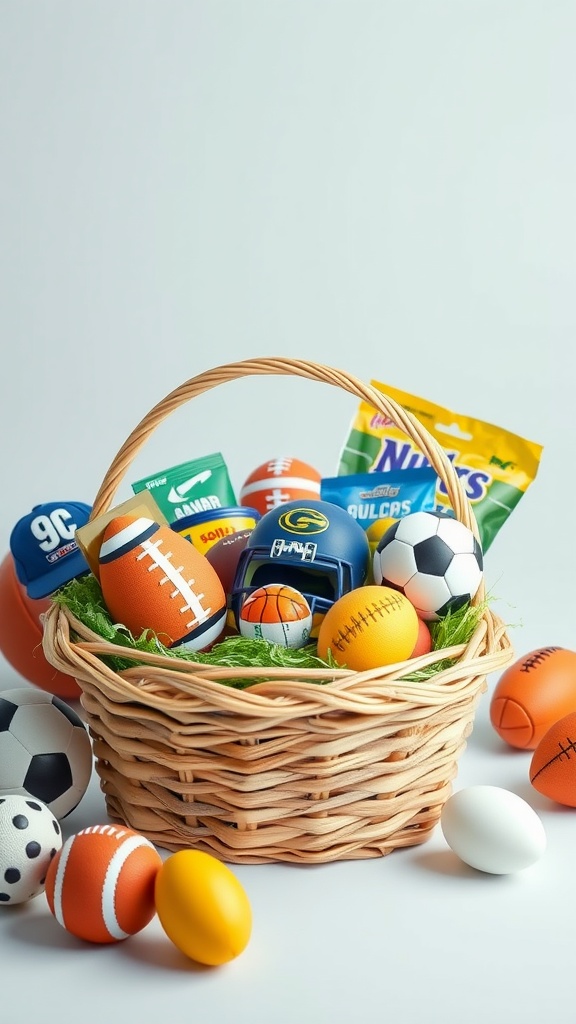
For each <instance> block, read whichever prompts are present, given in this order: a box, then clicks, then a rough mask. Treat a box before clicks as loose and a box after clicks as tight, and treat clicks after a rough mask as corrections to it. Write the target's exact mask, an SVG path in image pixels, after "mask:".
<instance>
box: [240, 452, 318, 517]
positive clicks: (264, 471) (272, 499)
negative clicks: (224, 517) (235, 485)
mask: <svg viewBox="0 0 576 1024" xmlns="http://www.w3.org/2000/svg"><path fill="white" fill-rule="evenodd" d="M320 480H321V477H320V473H319V472H318V471H317V470H316V469H314V467H313V466H310V465H309V464H308V463H307V462H302V461H301V460H300V459H291V458H279V459H270V461H269V462H264V463H262V465H261V466H257V468H256V469H255V470H253V471H252V473H250V476H248V477H247V478H246V480H245V481H244V483H243V484H242V489H241V491H240V502H241V504H243V505H251V506H252V507H253V508H255V509H257V511H258V512H260V514H261V515H264V513H265V512H269V511H270V509H272V508H276V507H277V506H278V505H284V504H285V503H286V502H287V501H296V500H298V501H305V500H306V499H307V498H319V497H320Z"/></svg>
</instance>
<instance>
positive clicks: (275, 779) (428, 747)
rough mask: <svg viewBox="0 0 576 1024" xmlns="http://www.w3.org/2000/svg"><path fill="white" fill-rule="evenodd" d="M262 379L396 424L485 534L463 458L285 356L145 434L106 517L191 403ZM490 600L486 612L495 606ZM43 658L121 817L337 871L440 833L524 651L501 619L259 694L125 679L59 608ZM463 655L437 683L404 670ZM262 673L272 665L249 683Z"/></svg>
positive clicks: (226, 850) (287, 680)
mask: <svg viewBox="0 0 576 1024" xmlns="http://www.w3.org/2000/svg"><path fill="white" fill-rule="evenodd" d="M253 374H258V375H259V374H265V375H270V374H273V375H274V374H279V375H294V376H298V377H304V378H308V379H310V380H313V381H318V382H320V383H326V384H331V385H333V386H336V387H338V388H342V389H344V390H345V391H348V392H350V393H351V394H352V395H355V396H356V397H357V398H359V399H364V400H366V401H367V402H368V403H369V404H371V405H372V406H374V407H375V408H376V409H378V410H379V411H380V412H382V413H384V414H386V415H387V416H390V417H391V418H392V419H393V420H394V421H395V422H396V424H397V425H398V426H399V427H401V428H402V429H403V430H404V431H405V432H406V434H407V436H408V437H410V438H411V439H412V440H413V441H414V443H415V444H416V445H417V446H418V448H419V449H420V450H421V452H422V453H423V454H424V455H426V457H427V458H428V459H429V461H430V463H431V464H432V465H433V466H434V468H435V470H436V472H437V473H438V475H439V477H440V478H441V479H442V480H443V482H444V483H445V485H446V488H447V491H448V495H449V499H450V503H451V505H452V508H453V511H454V513H455V515H456V517H457V518H458V519H459V520H461V521H462V522H463V523H465V524H466V525H467V526H469V527H471V528H472V529H473V530H474V532H475V533H476V534H477V532H478V531H477V525H476V522H475V519H474V515H473V512H472V510H471V508H470V504H469V502H468V499H467V498H466V496H465V494H464V491H463V489H462V486H461V484H460V483H459V481H458V478H457V476H456V473H455V471H454V469H453V467H452V464H451V463H450V461H449V460H448V459H447V457H446V455H445V453H444V452H443V451H442V449H441V448H440V447H439V446H438V445H437V443H436V442H435V441H434V439H433V438H432V437H431V436H430V434H428V432H427V431H426V430H425V429H424V428H423V427H422V426H421V424H420V423H419V422H418V421H417V420H416V419H415V418H414V417H413V416H412V415H411V414H410V413H408V412H407V411H405V410H404V409H403V408H402V407H400V406H398V405H397V404H396V403H395V402H393V401H392V400H391V399H389V398H387V397H385V396H384V395H382V394H381V393H380V392H378V391H376V390H375V389H374V388H372V387H371V386H368V385H365V384H363V383H362V382H361V381H360V380H358V379H356V378H355V377H352V376H350V375H349V374H347V373H344V372H343V371H341V370H335V369H332V368H330V367H328V366H324V365H321V364H316V363H311V362H305V361H296V360H292V359H281V358H263V359H254V360H246V361H243V362H237V363H231V364H228V365H225V366H220V367H218V368H216V369H213V370H210V371H208V372H205V373H202V374H200V375H199V376H197V377H194V378H192V379H191V380H189V381H187V382H186V383H184V384H183V385H181V386H180V387H179V388H177V389H176V390H175V391H173V392H172V393H171V394H169V395H168V396H167V397H166V398H165V399H163V401H161V402H159V403H158V405H156V406H155V407H154V408H153V409H152V410H151V411H150V413H148V415H147V416H145V417H144V419H143V420H142V421H141V422H140V424H139V425H138V426H137V427H136V428H135V429H134V431H133V432H132V434H131V435H130V437H129V438H128V439H127V441H126V442H125V444H124V445H123V446H122V448H121V449H120V451H119V452H118V454H117V455H116V458H115V459H114V461H113V462H112V464H111V466H110V468H109V470H108V472H107V473H106V476H105V479H104V481H103V483H102V486H101V487H100V490H99V492H98V494H97V496H96V499H95V501H94V506H93V513H92V516H93V517H95V516H97V515H100V514H102V513H103V512H106V511H107V510H108V508H110V507H111V501H112V498H113V496H114V494H115V492H116V490H117V487H118V485H119V483H120V481H121V480H122V478H123V477H124V474H125V472H126V470H127V468H128V466H129V465H130V463H131V462H132V460H133V459H134V457H135V455H136V453H137V452H138V451H139V449H140V448H141V447H142V445H143V444H144V442H145V441H146V439H147V438H148V436H149V435H150V434H151V432H152V431H153V430H154V429H155V428H156V426H157V425H158V424H159V423H160V422H161V421H162V420H163V419H164V418H165V417H166V416H167V415H168V414H169V413H170V412H171V411H173V410H175V409H176V408H178V407H179V406H180V405H182V404H183V403H184V402H186V401H188V400H189V399H191V398H194V397H195V396H198V395H200V394H202V393H203V392H205V391H208V390H210V389H211V388H214V387H216V386H218V385H220V384H224V383H226V382H227V381H232V380H235V379H237V378H240V377H244V376H248V375H253ZM483 598H484V593H483V591H481V592H480V593H479V595H478V596H477V599H476V600H477V601H483ZM44 651H45V653H46V657H47V658H48V660H49V661H50V662H51V663H52V665H54V666H55V667H56V668H58V669H60V670H61V671H63V672H67V673H69V674H70V675H72V676H74V677H75V678H76V679H77V680H78V683H79V685H80V687H81V690H82V695H81V702H82V706H83V708H84V711H85V715H86V720H87V723H88V726H89V728H90V732H91V735H92V738H93V744H94V753H95V757H96V770H97V772H98V774H99V777H100V781H101V786H102V790H103V792H104V794H105V799H106V806H107V811H108V814H109V816H110V817H111V818H112V819H113V820H114V821H120V822H122V823H124V824H127V825H129V826H131V827H132V828H134V829H136V830H137V831H139V832H140V833H142V834H144V835H146V836H147V837H148V838H149V839H150V840H152V842H154V843H156V844H157V845H158V846H160V847H162V848H165V849H167V850H171V851H174V850H178V849H182V848H185V847H194V848H196V849H200V850H205V851H207V852H209V853H212V854H213V855H214V856H216V857H218V858H220V859H221V860H224V861H227V862H229V863H253V864H258V863H264V862H271V861H293V862H299V863H321V862H326V861H335V860H346V859H353V858H367V857H378V856H382V855H384V854H387V853H389V852H390V851H391V850H394V849H396V848H399V847H404V846H411V845H414V844H416V843H421V842H422V841H423V840H425V839H426V838H427V837H428V836H429V834H430V832H431V830H432V829H433V828H434V826H435V825H436V823H437V822H438V819H439V817H440V812H441V810H442V806H443V804H444V803H445V801H446V800H447V798H448V796H449V795H450V791H451V780H452V779H453V778H454V776H455V774H456V771H457V762H458V758H459V756H460V754H461V753H462V751H463V749H464V747H465V744H466V737H467V736H468V735H469V733H470V732H471V729H472V724H473V718H474V714H475V710H476V707H477V704H478V701H479V699H480V696H481V694H482V692H483V691H484V690H485V689H486V676H487V674H488V673H490V672H493V671H495V670H497V669H500V668H502V666H503V665H505V664H506V663H507V662H508V661H509V660H510V659H511V657H512V649H511V646H510V642H509V639H508V636H507V633H506V630H505V628H504V625H503V623H502V622H501V621H500V619H499V618H498V617H497V616H496V615H494V613H493V612H492V611H491V610H490V609H489V608H486V609H485V611H484V612H483V614H482V617H481V619H480V622H479V625H478V626H477V628H476V630H475V632H474V635H473V637H472V638H471V640H470V642H469V643H468V644H466V645H465V646H464V645H462V646H459V647H453V648H450V649H449V650H446V649H445V650H443V651H441V652H436V653H434V652H433V653H431V654H428V655H424V656H422V657H420V658H418V659H415V660H412V661H410V662H403V663H401V664H396V665H392V666H387V667H385V668H379V669H376V670H371V671H369V672H362V673H355V672H351V671H347V670H337V671H334V672H332V673H330V681H329V682H327V683H325V685H319V684H318V681H319V680H320V679H322V680H326V678H327V673H326V671H322V670H318V669H314V670H306V671H298V672H296V671H294V670H292V669H290V670H288V669H270V670H267V671H266V673H265V674H266V676H267V681H265V682H262V681H260V682H257V683H255V684H254V685H252V686H250V688H249V689H234V688H232V687H230V686H226V685H223V683H224V682H225V681H226V680H227V679H230V678H238V676H239V674H240V672H239V670H238V669H237V668H235V669H225V668H220V667H214V666H212V667H210V666H208V665H205V664H196V663H190V662H187V661H181V662H180V661H178V659H174V658H167V657H165V656H160V655H146V654H143V653H141V652H134V661H135V664H134V666H132V667H130V668H128V669H125V670H123V671H121V672H114V671H113V670H112V669H110V668H108V667H107V666H106V665H105V664H104V663H103V661H102V660H101V657H99V656H102V655H106V654H114V653H116V654H120V655H121V656H122V657H127V656H129V653H130V652H128V651H127V649H126V648H124V647H121V648H119V647H115V646H114V645H112V644H110V643H107V642H105V641H104V640H102V638H101V637H99V636H97V635H96V634H94V633H92V632H91V631H90V630H89V629H87V628H86V627H85V626H84V625H83V624H82V623H80V622H78V621H77V620H76V619H75V618H74V616H73V615H71V613H70V612H69V611H68V610H67V609H65V608H63V607H61V606H57V605H56V604H53V605H52V606H51V608H50V610H49V612H48V614H47V616H46V619H45V624H44ZM447 656H449V657H451V658H454V662H453V664H452V667H450V668H448V669H444V670H439V671H438V672H436V673H435V674H434V675H433V676H432V677H431V678H429V679H428V680H427V681H425V682H419V683H413V682H412V683H408V682H403V681H402V675H403V674H406V672H407V671H414V669H416V668H422V667H424V666H425V665H430V664H432V663H434V662H435V661H438V660H439V659H440V658H442V659H445V658H446V657H447ZM241 675H242V677H243V678H245V679H246V680H249V679H250V678H251V677H254V678H255V677H259V678H260V679H261V678H262V675H263V670H262V668H254V669H246V670H243V671H242V672H241Z"/></svg>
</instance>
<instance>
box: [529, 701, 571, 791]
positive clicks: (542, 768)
mask: <svg viewBox="0 0 576 1024" xmlns="http://www.w3.org/2000/svg"><path fill="white" fill-rule="evenodd" d="M530 782H531V783H532V785H533V786H534V789H537V790H538V792H539V793H542V794H543V795H544V796H547V797H550V799H551V800H556V802H557V803H559V804H565V805H566V806H567V807H576V711H572V712H571V714H569V715H564V718H561V719H560V720H559V721H558V722H555V723H554V725H553V726H551V728H550V729H548V732H546V733H544V736H543V737H542V739H541V740H540V742H539V744H538V746H537V747H536V750H535V751H534V753H533V755H532V760H531V762H530Z"/></svg>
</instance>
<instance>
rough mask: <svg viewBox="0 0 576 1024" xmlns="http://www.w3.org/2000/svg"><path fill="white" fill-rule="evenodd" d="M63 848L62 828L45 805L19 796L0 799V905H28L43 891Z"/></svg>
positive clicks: (13, 795)
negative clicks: (52, 862)
mask: <svg viewBox="0 0 576 1024" xmlns="http://www.w3.org/2000/svg"><path fill="white" fill-rule="evenodd" d="M61 847H62V831H61V829H60V825H59V823H58V821H57V820H56V818H55V816H54V815H53V814H52V811H50V810H49V809H48V808H47V807H46V804H43V803H42V801H41V800H32V799H31V798H30V797H27V796H20V794H17V793H11V794H10V795H9V796H0V906H7V905H9V906H13V905H14V904H15V903H26V902H27V900H31V899H32V897H33V896H38V894H39V893H41V892H44V889H45V886H46V873H47V871H48V867H49V865H50V862H51V860H52V858H53V857H55V856H56V854H57V853H58V851H59V850H60V849H61Z"/></svg>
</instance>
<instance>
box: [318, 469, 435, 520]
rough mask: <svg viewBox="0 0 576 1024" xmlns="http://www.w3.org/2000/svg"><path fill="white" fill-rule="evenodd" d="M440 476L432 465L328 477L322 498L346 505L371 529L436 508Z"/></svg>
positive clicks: (321, 485) (343, 506)
mask: <svg viewBox="0 0 576 1024" xmlns="http://www.w3.org/2000/svg"><path fill="white" fill-rule="evenodd" d="M437 486H438V476H437V474H436V472H435V470H434V469H433V468H432V467H431V466H425V467H421V468H419V469H400V470H388V471H387V472H385V473H350V474H348V475H347V476H334V477H324V478H323V479H322V480H321V482H320V497H321V498H322V500H323V501H331V502H332V503H333V504H334V505H339V506H340V507H341V508H345V509H346V511H347V512H349V513H350V515H351V516H353V517H354V519H357V520H358V522H359V523H360V526H362V528H363V529H364V530H368V528H369V527H370V526H372V525H373V524H374V523H375V522H377V520H379V519H402V518H403V516H407V515H408V514H409V513H410V512H432V511H433V510H434V509H435V508H436V497H435V495H436V488H437Z"/></svg>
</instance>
